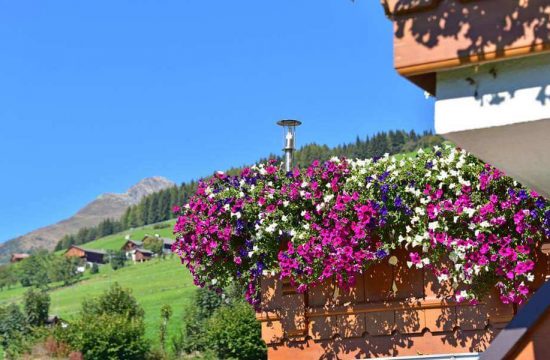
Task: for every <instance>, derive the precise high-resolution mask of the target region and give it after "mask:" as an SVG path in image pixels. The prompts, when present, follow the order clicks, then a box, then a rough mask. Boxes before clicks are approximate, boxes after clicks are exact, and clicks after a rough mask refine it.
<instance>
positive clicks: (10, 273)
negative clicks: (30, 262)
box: [0, 265, 17, 291]
mask: <svg viewBox="0 0 550 360" xmlns="http://www.w3.org/2000/svg"><path fill="white" fill-rule="evenodd" d="M15 284H17V273H16V271H15V267H14V266H12V265H2V266H0V291H1V290H4V288H5V287H7V288H8V289H9V288H11V287H12V286H13V285H15Z"/></svg>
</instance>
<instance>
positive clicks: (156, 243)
mask: <svg viewBox="0 0 550 360" xmlns="http://www.w3.org/2000/svg"><path fill="white" fill-rule="evenodd" d="M143 247H144V248H145V249H147V250H149V251H152V252H153V253H155V254H157V255H162V253H163V247H164V243H163V241H162V239H160V238H158V237H156V236H146V237H145V238H144V239H143Z"/></svg>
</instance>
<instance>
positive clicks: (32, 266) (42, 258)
mask: <svg viewBox="0 0 550 360" xmlns="http://www.w3.org/2000/svg"><path fill="white" fill-rule="evenodd" d="M50 260H51V255H49V254H48V253H47V252H46V251H40V252H38V253H36V254H34V255H32V256H29V257H28V258H26V259H25V260H23V261H21V262H20V263H19V264H18V266H17V269H18V278H19V281H20V282H21V285H22V286H35V287H38V288H41V289H44V288H47V287H48V284H49V283H50V277H49V275H48V267H49V264H50Z"/></svg>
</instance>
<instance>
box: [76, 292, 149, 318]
mask: <svg viewBox="0 0 550 360" xmlns="http://www.w3.org/2000/svg"><path fill="white" fill-rule="evenodd" d="M82 314H83V315H86V316H90V317H97V316H100V315H103V314H107V315H121V316H125V317H128V318H131V319H133V318H143V315H144V311H143V309H142V308H141V306H140V305H139V304H138V302H137V300H136V298H135V297H134V296H133V295H132V290H130V289H125V288H122V287H121V286H120V285H119V284H118V283H114V284H113V285H111V287H110V288H109V289H108V290H107V291H105V292H104V293H103V294H102V295H101V296H99V297H97V298H95V299H86V300H84V301H83V303H82Z"/></svg>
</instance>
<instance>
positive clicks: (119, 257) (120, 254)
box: [110, 251, 127, 270]
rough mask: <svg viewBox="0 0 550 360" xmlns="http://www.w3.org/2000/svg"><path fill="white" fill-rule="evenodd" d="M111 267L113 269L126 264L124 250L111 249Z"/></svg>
mask: <svg viewBox="0 0 550 360" xmlns="http://www.w3.org/2000/svg"><path fill="white" fill-rule="evenodd" d="M110 258H111V260H110V262H111V267H112V268H113V270H118V269H120V268H122V267H124V265H125V264H126V260H127V258H126V254H125V253H124V251H113V252H112V253H111V255H110Z"/></svg>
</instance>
